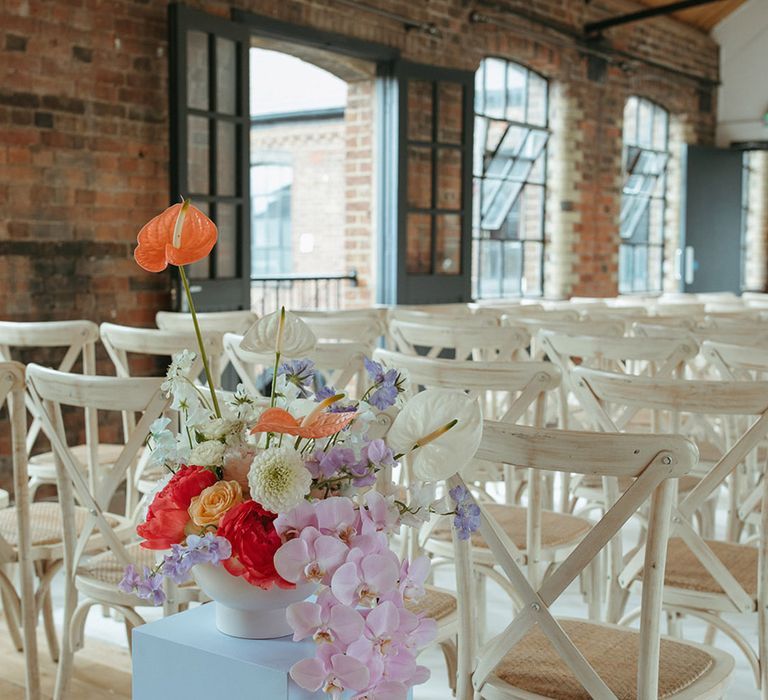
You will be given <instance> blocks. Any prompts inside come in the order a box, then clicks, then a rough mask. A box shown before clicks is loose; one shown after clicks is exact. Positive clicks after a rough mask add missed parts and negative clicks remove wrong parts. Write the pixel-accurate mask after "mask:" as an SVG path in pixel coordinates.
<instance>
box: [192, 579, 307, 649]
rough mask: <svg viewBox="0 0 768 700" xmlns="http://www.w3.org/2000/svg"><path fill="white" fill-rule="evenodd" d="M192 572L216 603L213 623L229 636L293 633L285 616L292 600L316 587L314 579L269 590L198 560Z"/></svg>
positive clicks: (297, 601)
mask: <svg viewBox="0 0 768 700" xmlns="http://www.w3.org/2000/svg"><path fill="white" fill-rule="evenodd" d="M192 574H193V576H194V578H195V581H197V585H198V586H200V588H201V589H202V591H203V592H204V593H205V594H206V595H207V596H209V597H210V598H211V599H212V600H213V601H214V602H213V604H214V605H215V606H216V627H217V628H218V630H219V631H220V632H223V633H224V634H228V635H229V636H230V637H240V638H241V639H275V638H277V637H285V636H286V635H289V634H292V633H293V630H292V629H291V628H290V626H289V625H288V622H287V621H286V619H285V610H286V608H287V607H288V606H289V605H291V603H299V602H301V601H302V600H305V599H307V598H309V596H311V595H312V594H313V593H314V592H315V591H316V590H317V586H316V585H315V584H313V583H309V584H304V585H299V586H296V588H292V589H285V588H278V587H277V586H274V585H273V586H272V588H270V589H269V590H266V591H265V590H264V589H262V588H258V587H257V586H252V585H251V584H250V583H248V581H246V580H245V579H244V578H242V577H240V576H232V574H230V573H229V572H228V571H227V570H226V569H225V568H224V567H223V566H213V565H212V564H198V565H197V566H194V567H193V568H192Z"/></svg>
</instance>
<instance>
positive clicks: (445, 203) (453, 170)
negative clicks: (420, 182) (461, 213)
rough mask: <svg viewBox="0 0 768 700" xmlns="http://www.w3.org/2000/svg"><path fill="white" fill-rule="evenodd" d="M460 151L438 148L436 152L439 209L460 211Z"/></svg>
mask: <svg viewBox="0 0 768 700" xmlns="http://www.w3.org/2000/svg"><path fill="white" fill-rule="evenodd" d="M461 190H462V187H461V151H460V150H459V149H457V148H440V149H438V151H437V193H436V204H437V207H438V208H439V209H461Z"/></svg>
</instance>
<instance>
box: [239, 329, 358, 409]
mask: <svg viewBox="0 0 768 700" xmlns="http://www.w3.org/2000/svg"><path fill="white" fill-rule="evenodd" d="M242 340H243V336H241V335H236V334H235V333H225V334H224V353H225V354H226V356H227V358H229V361H230V363H231V364H232V367H233V368H234V370H235V372H236V373H237V376H238V377H239V378H240V381H241V382H242V383H243V386H245V388H246V390H247V391H248V392H249V393H250V394H251V395H253V396H254V397H258V396H261V392H260V391H259V390H258V388H257V387H256V384H255V383H254V380H253V368H254V367H264V368H265V369H267V368H268V369H270V370H271V369H272V366H273V364H274V361H275V358H274V355H273V354H272V353H263V354H262V353H255V352H250V351H248V350H243V348H241V347H240V343H241V342H242ZM368 352H369V348H368V346H366V345H363V344H361V343H346V342H337V343H327V342H326V343H322V342H321V343H318V344H317V345H316V346H315V347H314V349H313V350H312V351H310V352H308V353H307V354H306V358H307V359H309V360H312V361H313V362H314V363H315V367H316V369H317V370H318V371H320V372H323V373H324V374H325V375H326V381H327V384H328V386H333V387H335V388H336V389H337V390H338V391H344V390H345V389H347V388H348V387H349V385H350V383H351V382H352V381H353V380H355V379H356V380H357V382H356V384H357V386H356V387H355V389H356V391H358V392H359V391H361V390H362V389H361V386H362V378H363V375H364V372H365V368H364V364H363V360H364V359H365V357H366V356H367V355H368ZM353 398H359V397H353Z"/></svg>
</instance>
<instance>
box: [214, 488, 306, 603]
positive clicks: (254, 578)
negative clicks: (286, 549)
mask: <svg viewBox="0 0 768 700" xmlns="http://www.w3.org/2000/svg"><path fill="white" fill-rule="evenodd" d="M276 517H277V515H275V514H274V513H270V512H269V511H268V510H264V509H263V508H262V507H261V506H260V505H259V504H258V503H256V501H244V502H243V503H240V504H239V505H237V506H235V507H234V508H232V510H230V511H227V513H226V515H225V516H224V517H223V518H222V519H221V522H220V523H219V529H218V530H217V531H216V534H217V535H218V536H219V537H225V538H226V539H228V540H229V543H230V544H231V545H232V556H231V557H230V558H229V559H226V560H224V561H223V562H222V564H223V566H224V568H225V569H226V570H227V571H229V573H230V574H232V575H233V576H242V577H243V578H244V579H245V580H246V581H248V583H250V584H252V585H253V586H258V587H259V588H263V589H264V590H268V589H269V588H271V587H272V584H275V585H276V586H277V587H278V588H295V587H296V585H295V584H293V583H289V582H288V581H286V580H285V579H284V578H283V577H282V576H280V574H278V573H277V570H276V569H275V562H274V557H275V552H276V551H277V550H278V549H280V547H281V545H282V544H283V543H282V541H281V540H280V535H278V534H277V531H276V530H275V525H274V521H275V518H276Z"/></svg>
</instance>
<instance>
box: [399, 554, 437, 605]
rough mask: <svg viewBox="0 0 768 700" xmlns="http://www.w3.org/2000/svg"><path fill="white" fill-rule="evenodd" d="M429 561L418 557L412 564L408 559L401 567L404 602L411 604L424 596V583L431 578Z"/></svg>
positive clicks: (401, 589)
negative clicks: (428, 577)
mask: <svg viewBox="0 0 768 700" xmlns="http://www.w3.org/2000/svg"><path fill="white" fill-rule="evenodd" d="M429 567H430V563H429V559H428V558H427V557H423V556H422V557H416V559H414V560H413V561H412V562H410V563H409V562H408V560H407V559H406V560H405V561H403V564H402V566H401V567H400V593H402V595H403V600H404V601H405V602H406V603H410V602H412V601H414V600H418V599H419V598H422V597H423V596H424V593H425V591H424V582H425V581H426V580H427V576H429Z"/></svg>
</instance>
